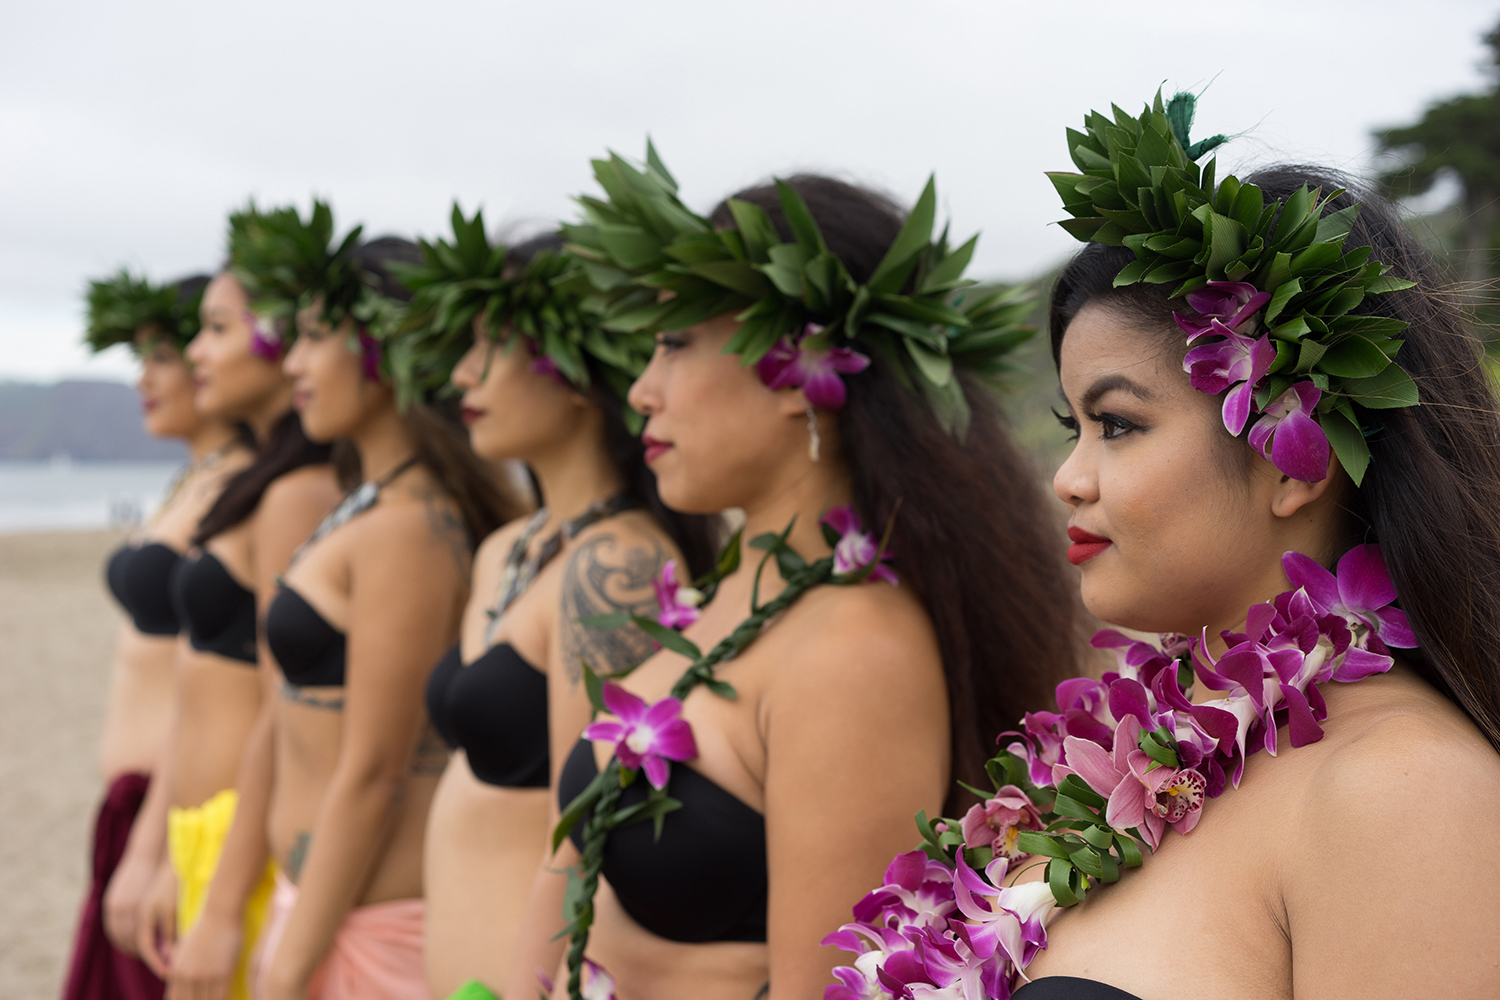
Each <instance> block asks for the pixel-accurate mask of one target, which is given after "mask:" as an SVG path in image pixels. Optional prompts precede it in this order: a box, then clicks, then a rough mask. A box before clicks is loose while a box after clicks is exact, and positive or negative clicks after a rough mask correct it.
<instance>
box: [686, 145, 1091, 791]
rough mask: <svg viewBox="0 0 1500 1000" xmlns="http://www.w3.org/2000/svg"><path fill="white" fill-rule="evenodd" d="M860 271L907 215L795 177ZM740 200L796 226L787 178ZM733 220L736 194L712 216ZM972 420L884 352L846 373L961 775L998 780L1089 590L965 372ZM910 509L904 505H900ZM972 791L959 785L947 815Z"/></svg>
mask: <svg viewBox="0 0 1500 1000" xmlns="http://www.w3.org/2000/svg"><path fill="white" fill-rule="evenodd" d="M787 183H789V184H790V185H791V186H792V187H793V188H795V189H796V191H797V193H798V194H800V195H801V196H802V198H803V200H804V201H805V202H807V206H808V209H809V210H810V211H811V212H812V215H813V218H814V219H815V220H817V223H818V226H819V228H820V229H822V231H823V237H824V240H825V241H826V242H827V244H828V248H829V249H830V250H831V251H833V253H835V254H837V255H838V257H839V259H840V260H842V261H843V262H844V266H845V267H846V268H847V269H848V271H849V274H850V276H851V277H853V278H854V280H855V281H861V282H863V281H867V280H869V277H870V275H871V274H872V273H874V270H875V267H876V266H877V265H878V264H879V262H880V259H881V257H883V256H884V255H885V252H886V249H887V248H888V247H889V246H890V245H891V243H892V242H894V241H895V238H896V234H897V233H898V232H899V231H900V229H901V225H902V223H903V221H904V220H905V213H904V212H903V210H902V209H901V208H900V207H899V206H897V205H896V204H895V203H894V202H892V201H891V200H889V199H888V198H886V197H884V196H882V195H879V194H876V193H874V192H872V191H867V190H865V189H863V188H859V187H856V186H854V185H852V184H846V183H844V182H843V181H839V180H834V179H832V178H829V177H822V176H817V175H808V174H802V175H797V176H794V177H792V178H790V179H789V180H788V182H787ZM733 197H735V198H738V199H740V200H742V201H748V202H751V203H752V204H755V205H759V206H760V207H761V208H763V209H765V210H766V212H767V213H768V214H769V215H770V216H771V220H772V222H773V223H774V224H775V226H776V230H777V232H778V233H779V234H780V235H781V238H782V239H784V240H790V239H791V238H792V233H791V229H790V227H789V226H788V225H787V222H786V218H785V216H784V215H783V213H782V211H781V200H780V197H779V196H778V195H777V192H776V188H775V187H774V186H771V185H762V186H758V187H753V188H749V189H747V190H744V191H741V192H739V193H738V194H736V195H734V196H733ZM710 219H711V221H712V222H713V223H714V224H715V225H719V226H731V225H733V219H732V217H731V216H730V214H729V208H728V205H727V204H721V205H719V206H718V208H716V209H715V210H714V212H713V214H712V216H711V217H710ZM960 381H961V383H962V385H963V388H964V394H965V395H966V397H967V398H968V401H969V406H970V407H971V408H972V411H973V417H972V420H971V422H970V424H969V428H968V432H967V434H966V435H965V437H964V439H963V440H962V441H960V440H959V439H958V438H956V437H954V436H953V435H951V434H949V433H947V432H946V431H944V430H943V428H942V426H941V425H940V424H939V423H938V420H937V417H936V415H935V414H934V413H933V411H932V409H931V407H930V406H929V405H928V404H927V403H926V402H925V401H924V400H923V399H922V398H921V396H919V395H918V394H917V393H916V392H915V391H914V390H913V389H912V388H911V382H910V381H909V379H908V380H903V378H902V373H898V372H896V371H894V370H892V369H891V368H889V367H887V366H885V365H883V364H880V363H876V364H873V365H871V366H870V367H869V368H867V369H865V370H864V371H863V372H861V373H859V374H858V375H854V376H852V377H850V378H849V379H847V381H846V385H847V387H848V401H847V403H846V404H845V406H844V409H842V410H840V411H839V414H838V422H839V445H840V448H841V450H842V452H843V454H842V457H843V459H844V462H845V464H846V465H847V466H848V468H849V472H850V475H851V477H852V486H853V494H854V506H855V508H856V510H858V511H859V514H860V516H861V517H862V518H863V519H864V522H865V523H866V524H872V525H884V524H886V523H887V522H888V521H890V519H891V517H892V515H893V514H894V515H895V522H894V526H893V529H892V533H891V543H890V545H891V550H892V552H894V553H895V560H894V561H895V563H896V565H897V566H898V567H899V568H900V570H901V574H902V576H903V577H904V578H905V579H906V581H907V582H908V583H909V584H910V585H911V587H912V590H913V591H914V592H915V593H916V594H917V596H918V597H919V598H920V599H921V601H922V604H923V607H925V608H926V610H927V614H928V616H929V617H930V618H931V619H932V623H933V627H934V629H935V630H936V632H937V636H938V644H939V646H940V648H941V651H942V657H943V673H944V675H945V676H946V678H947V687H948V708H949V713H950V717H951V726H952V741H953V743H952V773H953V777H954V778H955V779H958V780H962V781H965V782H967V783H969V784H971V785H975V786H977V787H980V788H984V787H988V784H987V781H986V778H985V773H984V762H985V761H986V760H988V759H989V758H990V757H991V756H993V755H994V753H995V738H996V736H998V735H999V734H1000V733H1001V732H1004V731H1006V730H1011V729H1014V728H1015V726H1016V725H1017V722H1018V720H1019V719H1020V718H1021V716H1022V714H1024V713H1025V712H1028V711H1033V710H1036V709H1041V708H1045V707H1047V706H1049V705H1050V704H1051V703H1052V692H1053V688H1054V687H1055V686H1056V684H1057V682H1058V681H1059V680H1062V679H1063V678H1064V677H1067V676H1071V675H1072V674H1074V673H1076V672H1077V665H1078V664H1077V652H1078V642H1077V638H1078V615H1077V613H1076V608H1077V596H1076V594H1077V588H1076V586H1075V585H1074V584H1073V582H1072V581H1071V579H1070V578H1069V576H1068V573H1067V570H1066V568H1065V567H1064V566H1063V562H1062V553H1063V545H1062V539H1061V534H1060V531H1059V529H1057V527H1056V523H1057V522H1056V520H1055V519H1054V518H1053V517H1052V515H1051V512H1050V511H1049V510H1048V504H1047V502H1046V500H1045V497H1044V495H1043V492H1042V490H1041V479H1040V476H1039V475H1038V473H1037V469H1036V468H1035V467H1034V465H1033V463H1032V462H1031V460H1030V458H1029V457H1028V456H1027V455H1026V454H1025V453H1024V452H1023V451H1022V450H1021V449H1020V448H1019V447H1017V446H1016V444H1015V442H1014V441H1012V439H1011V437H1010V435H1009V433H1007V431H1006V428H1005V423H1004V420H1003V419H1002V416H1001V413H1000V409H999V407H998V405H997V402H996V399H995V396H994V394H993V392H992V391H990V390H989V389H987V388H985V387H984V386H981V385H980V384H979V383H977V382H976V381H974V380H972V379H970V378H967V377H966V376H962V375H961V376H960ZM898 503H899V504H900V512H899V514H897V512H896V508H897V504H898ZM972 801H973V796H972V795H970V794H969V793H968V792H965V791H963V790H962V789H961V788H959V787H958V786H957V785H955V786H954V787H953V790H952V792H951V793H950V795H949V797H948V801H947V803H945V806H944V809H945V815H950V816H951V815H957V814H959V812H960V811H961V810H962V809H963V808H965V807H966V806H967V805H968V804H969V803H970V802H972Z"/></svg>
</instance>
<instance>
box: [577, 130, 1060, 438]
mask: <svg viewBox="0 0 1500 1000" xmlns="http://www.w3.org/2000/svg"><path fill="white" fill-rule="evenodd" d="M593 165H594V177H595V178H596V179H597V180H598V182H599V185H600V187H602V188H603V189H604V192H605V196H606V197H605V198H603V199H600V198H594V197H589V196H582V197H580V198H579V199H578V201H579V203H580V204H581V205H582V206H583V213H584V219H583V221H581V222H579V223H577V224H574V225H565V226H564V227H563V232H564V234H565V235H566V236H567V237H568V240H569V249H570V250H571V251H572V252H573V253H574V255H576V256H577V257H578V258H579V259H580V260H581V262H582V265H581V267H582V273H583V275H584V276H585V277H587V279H588V281H589V282H590V284H591V285H592V287H593V289H594V291H595V294H596V298H597V301H598V304H599V308H600V309H601V311H602V313H603V317H604V318H603V326H604V328H605V329H606V330H611V331H618V332H622V333H636V332H647V333H652V334H654V333H655V332H656V331H659V330H680V329H683V328H685V327H688V326H691V325H693V324H695V323H699V322H702V321H704V320H708V319H712V318H714V317H716V316H721V315H723V314H725V313H735V314H736V317H735V318H736V319H739V320H740V321H741V322H742V324H743V325H742V326H741V327H740V329H739V331H738V332H737V333H736V334H735V336H734V338H733V339H732V340H731V341H730V342H729V344H728V345H726V347H725V351H726V353H733V354H738V355H740V360H741V363H742V364H745V365H751V364H754V365H756V366H757V369H758V371H759V373H760V375H761V378H762V379H763V380H764V381H765V382H766V383H767V384H768V385H770V386H771V387H772V388H781V387H783V386H804V387H805V388H806V391H807V393H808V400H809V402H810V403H812V405H814V406H818V407H820V408H824V409H837V408H838V407H839V406H841V405H843V402H844V398H845V396H844V387H843V384H842V381H841V380H840V379H839V377H838V375H837V374H836V373H839V372H845V373H853V372H857V371H859V370H861V369H863V368H864V367H866V366H867V365H868V364H869V363H870V358H869V357H866V356H865V355H864V354H860V353H858V352H857V351H855V350H853V347H854V346H858V347H859V348H860V349H862V350H864V351H867V352H868V353H869V355H871V356H873V357H874V358H875V359H876V360H877V361H879V362H880V363H881V364H884V365H888V366H890V368H891V369H892V370H893V371H895V372H897V373H898V374H899V376H900V377H901V378H902V380H903V381H904V382H906V384H908V385H909V386H911V387H912V388H914V389H919V390H920V391H921V392H922V393H923V394H924V395H925V397H926V398H927V399H928V401H929V402H930V403H931V405H932V406H933V408H934V410H935V412H936V413H937V415H938V418H939V419H940V420H941V422H942V423H943V425H944V426H945V427H946V428H948V429H949V430H950V431H953V432H955V433H959V434H961V433H962V432H963V429H964V428H965V427H966V426H967V422H968V404H967V402H966V401H965V399H964V395H963V391H962V389H961V387H960V386H959V383H958V380H957V379H956V378H955V375H954V372H955V369H959V370H963V371H968V372H972V373H974V374H976V375H978V376H980V377H982V378H984V379H985V380H987V381H991V382H994V381H997V380H998V378H999V377H1000V376H1001V375H1003V374H1004V373H1006V372H1007V371H1009V370H1010V369H1011V366H1010V364H1009V363H1008V361H1007V360H1006V355H1008V354H1009V353H1010V352H1011V351H1012V350H1014V348H1015V347H1016V346H1017V345H1018V344H1020V343H1021V342H1023V341H1024V340H1026V339H1027V338H1028V337H1030V336H1031V334H1032V333H1033V332H1034V331H1033V330H1032V329H1031V328H1030V327H1027V326H1023V325H1022V320H1023V319H1024V318H1025V317H1026V315H1027V314H1028V312H1029V309H1030V307H1029V305H1028V304H1027V303H1026V301H1025V299H1024V296H1022V295H1019V294H1016V293H1014V292H991V293H986V294H983V295H978V296H975V297H974V298H973V299H972V300H967V301H966V300H965V299H964V297H963V295H962V290H963V289H965V288H968V287H970V286H973V285H974V284H975V282H973V281H971V280H966V279H964V278H963V272H964V269H965V268H966V267H967V266H968V264H969V259H970V258H971V257H972V256H973V253H974V246H975V243H976V241H977V239H978V237H975V238H973V239H970V240H969V241H968V242H967V243H965V244H963V245H962V246H960V247H958V248H957V249H950V248H949V246H948V231H947V229H946V228H944V230H943V231H942V233H941V234H940V235H939V236H938V237H937V239H936V240H934V239H933V234H932V231H933V225H934V222H935V216H936V205H937V195H936V191H935V188H934V185H933V182H932V180H930V179H929V180H928V182H927V186H926V188H925V189H924V190H923V192H922V196H921V197H920V198H919V199H918V200H917V204H916V206H915V207H914V208H913V209H912V212H911V214H910V215H909V216H908V217H907V220H906V223H905V225H903V226H902V228H901V232H900V234H899V235H898V236H897V237H896V240H895V242H894V243H893V244H892V245H891V247H890V249H889V250H888V251H887V252H886V255H885V257H884V258H883V259H882V260H881V262H880V264H879V266H878V267H877V268H876V269H875V273H874V274H872V275H871V277H870V280H869V281H868V282H866V283H864V284H861V283H859V282H856V281H855V280H854V279H853V278H852V277H850V275H849V272H848V270H847V269H846V268H845V266H844V264H843V262H842V261H840V260H839V258H838V257H837V256H835V255H834V254H833V253H832V252H830V251H829V249H828V246H827V244H826V243H825V242H824V239H823V235H822V233H821V232H820V231H819V229H818V225H817V223H816V222H815V221H814V219H813V217H812V213H811V212H809V211H808V208H807V205H806V204H805V203H804V202H803V200H802V197H801V196H800V195H799V194H797V192H796V191H795V190H793V189H792V188H791V187H790V186H789V185H787V184H785V183H783V182H782V181H779V180H778V181H777V182H776V184H777V188H778V190H779V192H780V196H781V205H782V210H783V211H784V212H785V214H786V219H787V223H788V225H789V226H790V228H791V230H792V233H793V240H792V242H790V243H786V242H783V241H782V240H781V237H780V236H779V235H778V234H777V232H776V229H775V227H774V226H773V225H772V223H771V219H770V216H769V215H768V214H767V213H766V212H765V210H764V209H762V208H760V207H759V206H756V205H752V204H749V203H748V202H743V201H737V200H733V199H731V200H730V202H729V209H730V211H731V213H732V214H733V216H734V221H735V225H734V227H733V228H729V229H723V230H715V228H714V226H713V224H712V223H710V222H709V221H708V220H707V219H705V218H703V217H702V216H699V215H696V214H695V213H693V212H692V211H691V210H690V209H688V208H687V207H686V206H685V205H683V203H682V202H681V201H680V200H679V199H678V197H677V182H676V181H675V180H674V179H673V178H672V175H671V174H670V173H669V172H668V171H667V168H666V167H665V166H664V165H663V164H662V162H661V159H660V158H659V157H658V156H657V154H656V150H655V148H654V147H653V146H652V145H651V144H650V143H649V142H648V143H647V145H646V162H645V164H644V166H643V167H637V166H635V165H632V164H631V163H629V162H627V161H626V160H625V159H623V158H622V157H620V156H618V155H616V154H613V153H611V154H610V157H609V159H607V160H595V161H593ZM662 291H669V292H671V293H672V295H671V297H670V298H668V299H666V300H665V301H662V300H661V294H660V293H661V292H662Z"/></svg>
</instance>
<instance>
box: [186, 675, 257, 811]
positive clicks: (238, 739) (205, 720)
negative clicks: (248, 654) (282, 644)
mask: <svg viewBox="0 0 1500 1000" xmlns="http://www.w3.org/2000/svg"><path fill="white" fill-rule="evenodd" d="M177 692H178V697H179V699H181V701H180V709H179V712H178V722H177V736H176V741H175V742H174V744H173V746H172V802H171V804H172V805H174V806H182V807H186V806H200V805H202V804H203V803H204V802H207V801H208V800H209V799H211V798H213V796H215V795H217V794H218V793H219V792H222V791H223V790H224V789H226V788H233V787H235V785H236V784H237V783H238V779H239V771H240V758H241V757H242V755H243V753H244V750H245V741H246V740H247V739H249V736H250V730H251V729H252V728H253V727H254V726H255V718H256V715H257V714H258V713H259V712H260V699H261V681H260V675H259V672H258V671H257V670H256V668H255V666H254V664H246V663H241V662H239V661H237V660H229V659H225V658H224V657H222V656H217V655H215V654H213V653H199V652H196V651H187V652H184V653H183V654H181V658H180V660H179V663H178V667H177Z"/></svg>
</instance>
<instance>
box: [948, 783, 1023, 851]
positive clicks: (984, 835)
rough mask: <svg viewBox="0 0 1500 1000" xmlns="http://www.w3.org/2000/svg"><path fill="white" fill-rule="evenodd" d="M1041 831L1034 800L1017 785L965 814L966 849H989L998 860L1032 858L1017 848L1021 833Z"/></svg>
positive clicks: (997, 793) (1006, 787)
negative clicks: (1017, 840)
mask: <svg viewBox="0 0 1500 1000" xmlns="http://www.w3.org/2000/svg"><path fill="white" fill-rule="evenodd" d="M1041 828H1042V820H1041V817H1040V815H1039V814H1038V813H1037V809H1036V806H1034V805H1033V804H1032V802H1031V799H1030V798H1028V797H1027V795H1026V793H1025V792H1023V791H1021V789H1019V788H1017V787H1016V786H1015V785H1006V786H1005V787H1003V788H1001V789H1000V790H999V791H998V792H996V793H995V796H994V798H991V799H989V800H987V801H985V802H982V803H980V804H978V805H974V806H970V807H969V811H968V812H967V813H965V814H964V819H963V837H964V846H965V847H988V848H990V849H992V850H993V851H994V852H995V857H997V858H1005V859H1006V860H1007V861H1019V860H1020V859H1021V858H1024V857H1027V856H1028V855H1027V854H1026V852H1025V851H1022V850H1020V849H1019V848H1017V847H1016V839H1017V838H1018V837H1019V836H1020V835H1021V831H1022V830H1040V829H1041Z"/></svg>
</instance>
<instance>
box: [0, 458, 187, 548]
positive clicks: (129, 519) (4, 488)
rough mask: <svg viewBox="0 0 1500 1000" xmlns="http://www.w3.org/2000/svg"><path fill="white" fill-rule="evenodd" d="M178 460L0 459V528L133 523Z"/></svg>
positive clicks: (150, 506)
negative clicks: (73, 460)
mask: <svg viewBox="0 0 1500 1000" xmlns="http://www.w3.org/2000/svg"><path fill="white" fill-rule="evenodd" d="M179 468H181V466H180V465H179V464H178V463H176V462H70V461H52V462H0V532H20V531H58V530H79V531H82V530H89V529H101V528H132V527H135V526H136V525H138V524H140V523H141V522H143V521H144V520H145V519H146V518H148V517H150V516H151V513H152V511H154V510H155V509H156V506H157V504H159V503H160V502H161V500H162V497H163V496H164V495H165V493H166V490H167V486H168V484H170V483H171V481H172V477H173V475H175V474H176V472H177V470H178V469H179Z"/></svg>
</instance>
